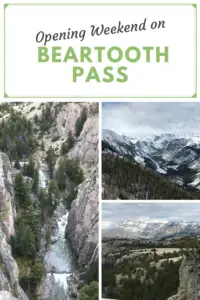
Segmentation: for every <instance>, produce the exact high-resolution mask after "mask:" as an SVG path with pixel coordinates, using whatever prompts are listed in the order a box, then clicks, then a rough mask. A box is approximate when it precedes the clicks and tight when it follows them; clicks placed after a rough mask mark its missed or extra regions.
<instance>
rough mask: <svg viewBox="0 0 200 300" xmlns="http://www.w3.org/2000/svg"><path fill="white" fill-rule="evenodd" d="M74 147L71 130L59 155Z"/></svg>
mask: <svg viewBox="0 0 200 300" xmlns="http://www.w3.org/2000/svg"><path fill="white" fill-rule="evenodd" d="M73 146H74V138H73V135H72V132H71V130H70V131H69V133H68V137H67V141H66V142H64V143H63V144H62V146H61V151H60V152H61V155H65V154H66V153H67V152H68V151H69V150H70V149H71V148H72V147H73Z"/></svg>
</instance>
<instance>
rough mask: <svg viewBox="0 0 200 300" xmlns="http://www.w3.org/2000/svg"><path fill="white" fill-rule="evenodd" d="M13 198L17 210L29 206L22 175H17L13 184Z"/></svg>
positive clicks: (29, 202)
mask: <svg viewBox="0 0 200 300" xmlns="http://www.w3.org/2000/svg"><path fill="white" fill-rule="evenodd" d="M14 190H15V198H16V201H17V205H18V207H19V208H23V209H27V208H28V206H29V205H30V204H31V201H30V194H29V190H28V188H27V184H26V183H25V182H24V177H23V175H22V173H18V174H17V175H16V177H15V182H14Z"/></svg>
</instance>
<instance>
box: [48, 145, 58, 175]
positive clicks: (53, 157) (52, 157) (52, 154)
mask: <svg viewBox="0 0 200 300" xmlns="http://www.w3.org/2000/svg"><path fill="white" fill-rule="evenodd" d="M46 162H47V164H48V168H49V174H50V178H51V179H52V178H53V170H54V165H55V162H56V154H55V151H54V149H53V148H52V147H50V148H49V149H48V151H47V156H46Z"/></svg>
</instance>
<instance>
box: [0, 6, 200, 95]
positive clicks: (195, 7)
mask: <svg viewBox="0 0 200 300" xmlns="http://www.w3.org/2000/svg"><path fill="white" fill-rule="evenodd" d="M9 5H13V6H193V7H194V9H195V12H196V13H195V93H194V95H192V96H120V97H119V96H11V97H9V95H8V94H7V93H6V80H5V78H6V8H7V7H8V6H9ZM3 96H4V98H13V99H17V98H20V99H23V98H29V99H31V98H34V99H36V98H49V99H50V98H65V99H67V98H71V99H73V98H76V99H81V98H82V99H83V98H84V99H85V98H88V99H90V98H92V99H96V98H98V99H101V98H109V99H120V98H126V99H128V98H130V99H134V98H138V99H140V98H144V99H146V98H149V99H150V98H166V99H170V98H197V4H192V3H7V4H4V95H3Z"/></svg>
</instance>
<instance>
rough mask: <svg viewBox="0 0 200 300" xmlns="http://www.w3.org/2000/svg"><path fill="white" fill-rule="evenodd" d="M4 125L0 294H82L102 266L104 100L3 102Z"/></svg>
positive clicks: (38, 297)
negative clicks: (100, 119)
mask: <svg viewBox="0 0 200 300" xmlns="http://www.w3.org/2000/svg"><path fill="white" fill-rule="evenodd" d="M0 123H1V124H0V125H1V127H0V209H1V210H0V235H1V247H0V249H1V250H0V298H1V296H2V297H7V298H6V299H8V300H11V299H18V300H42V299H48V300H51V299H53V300H64V299H65V300H66V299H70V297H71V295H73V297H74V298H77V297H78V295H79V291H80V289H81V288H82V287H83V286H87V285H86V284H87V283H90V282H91V281H97V272H98V251H97V249H98V180H97V178H98V173H97V168H98V104H97V103H65V102H63V103H38V102H37V103H11V104H8V103H4V104H1V105H0ZM1 191H2V192H1ZM88 214H89V216H90V218H91V219H92V220H93V223H92V224H91V222H88V220H89V219H88V218H87V216H88ZM80 227H81V229H80ZM77 235H78V239H79V241H80V244H79V246H78V247H77V245H76V244H75V242H74V241H75V240H77ZM95 284H96V282H95ZM96 289H97V288H96Z"/></svg>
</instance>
